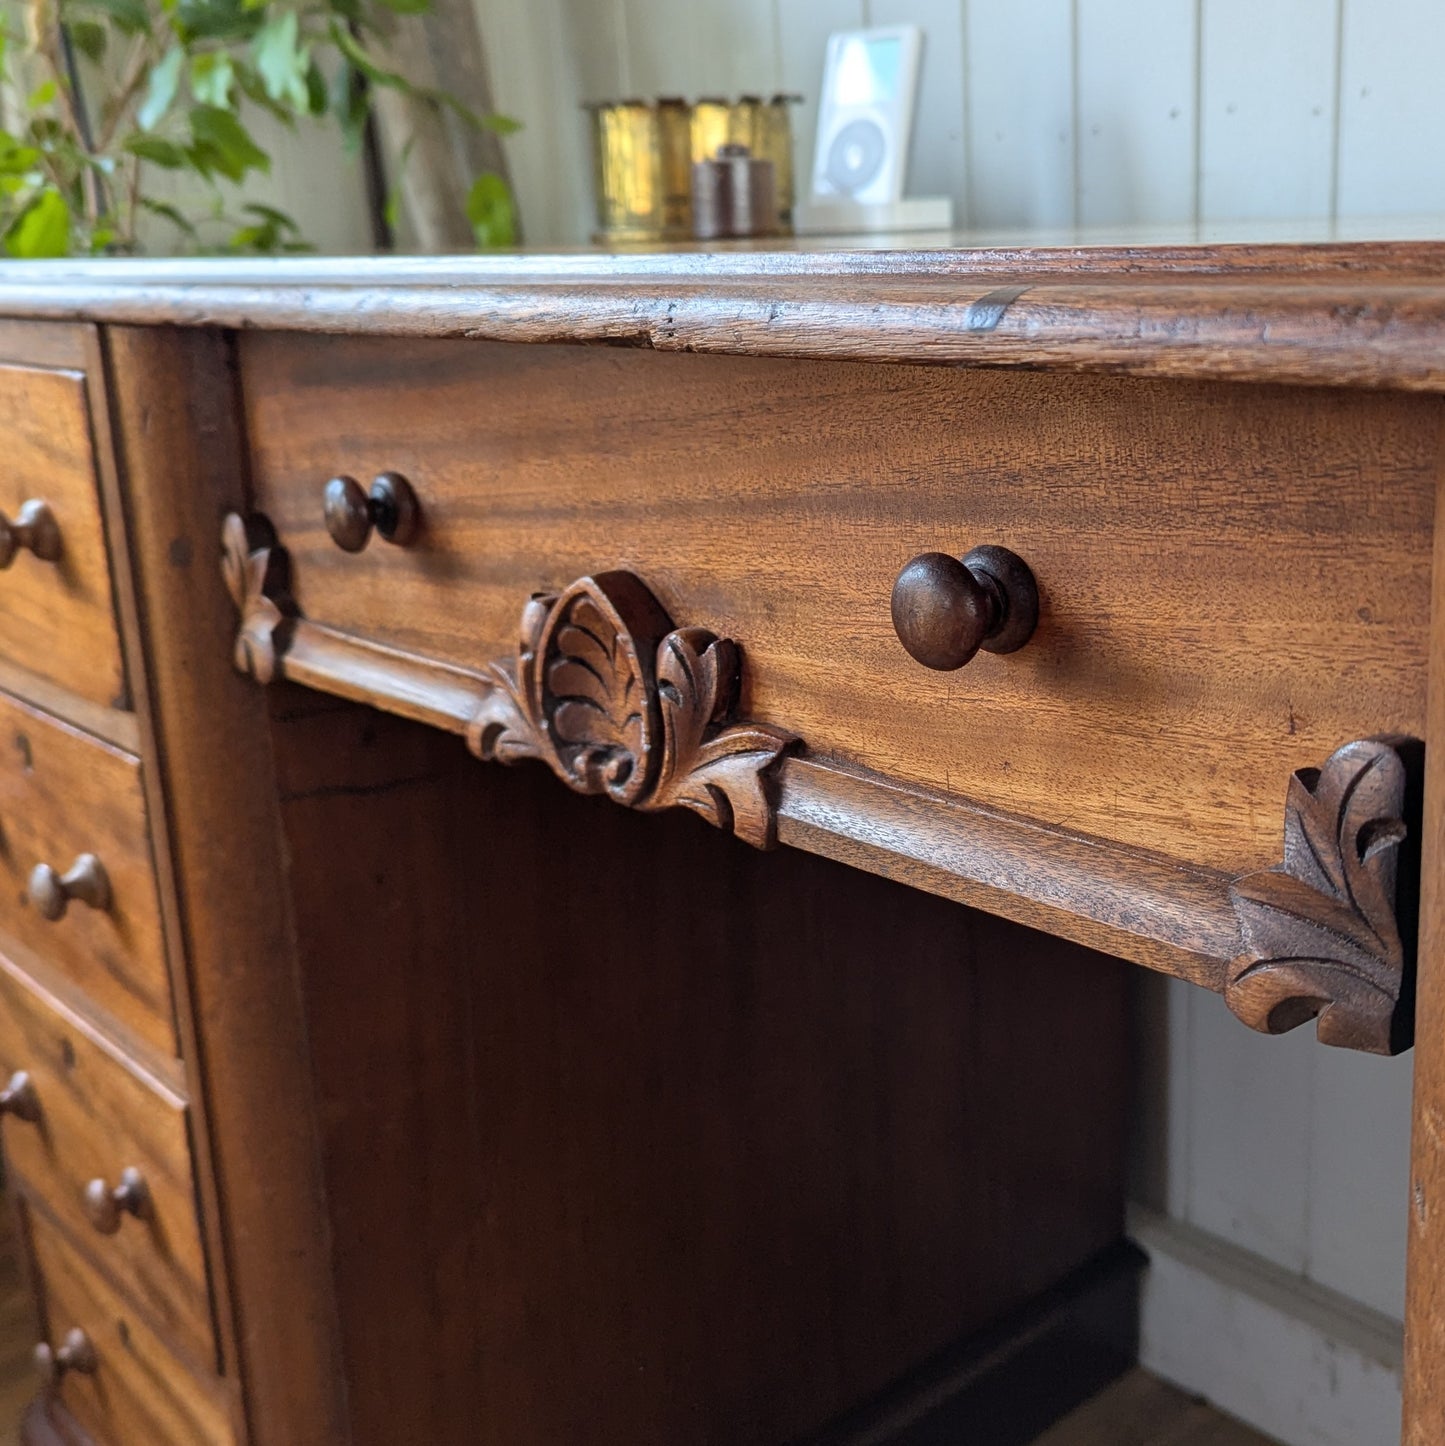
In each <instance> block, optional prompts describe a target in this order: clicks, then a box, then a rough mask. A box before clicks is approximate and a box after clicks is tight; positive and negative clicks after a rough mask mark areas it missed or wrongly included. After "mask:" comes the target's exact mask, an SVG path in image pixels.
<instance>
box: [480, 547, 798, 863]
mask: <svg viewBox="0 0 1445 1446" xmlns="http://www.w3.org/2000/svg"><path fill="white" fill-rule="evenodd" d="M482 676H483V681H484V682H485V683H486V684H487V685H488V692H487V696H486V698H485V699H484V700H483V702H482V705H481V707H480V708H478V709H477V712H476V714H475V716H474V717H473V718H472V720H471V723H470V724H469V725H468V727H467V746H468V747H469V748H470V749H471V750H472V752H473V753H475V754H476V755H477V756H478V757H479V758H487V759H491V758H495V759H498V760H500V761H501V762H503V763H511V762H513V761H515V760H516V759H519V758H539V759H541V760H542V761H543V762H544V763H546V764H547V765H548V766H549V767H550V768H551V769H552V771H553V772H554V773H555V774H556V775H557V776H558V778H560V779H562V781H563V782H564V783H566V784H568V785H569V786H570V787H572V788H575V789H576V790H577V791H578V792H579V793H606V794H608V795H609V796H611V797H612V798H614V799H616V800H617V802H618V803H625V804H627V805H628V806H629V807H631V808H640V809H657V808H674V807H681V808H690V809H692V810H693V811H694V812H695V813H700V814H702V816H703V817H704V818H706V819H708V820H709V822H711V823H714V824H716V825H717V826H718V827H719V828H723V829H731V830H732V831H733V832H734V833H736V834H737V835H738V837H739V838H743V839H746V840H747V841H748V842H749V843H751V844H756V845H757V846H758V847H760V848H766V847H769V846H770V845H771V844H772V843H773V842H774V841H775V838H774V828H775V819H774V815H775V808H774V802H773V799H772V797H771V795H770V788H769V782H770V780H769V770H770V769H771V768H772V766H773V764H774V763H775V762H776V761H777V760H778V758H779V756H780V755H781V754H782V752H783V750H784V749H785V748H787V747H788V745H789V744H790V743H792V742H793V739H792V737H791V736H790V735H789V734H787V733H784V732H781V731H780V730H779V729H776V728H769V727H765V726H763V725H762V724H756V723H737V722H732V721H731V720H732V716H733V711H734V708H735V707H736V703H737V696H738V687H739V684H740V682H741V676H742V674H741V661H740V658H739V654H738V649H737V647H736V645H735V644H734V643H732V642H730V641H729V640H728V639H727V638H715V637H714V636H713V635H712V634H711V633H709V632H705V631H704V630H703V629H701V628H674V627H673V626H672V621H671V619H670V618H669V617H668V616H667V614H666V613H665V612H663V610H662V607H661V605H660V604H659V603H658V601H657V599H656V598H655V597H653V595H652V594H651V593H650V592H649V591H648V590H647V588H646V587H644V586H643V584H642V583H641V582H640V581H638V579H637V578H635V577H634V576H633V575H632V574H631V573H628V572H604V573H599V574H598V575H597V576H596V577H584V578H581V579H579V580H578V581H577V582H574V583H573V584H572V586H571V587H569V588H567V589H566V590H565V591H564V592H561V593H557V594H555V595H549V596H541V595H539V596H537V597H534V598H532V599H531V600H530V601H529V602H528V603H527V605H526V607H525V608H524V609H523V610H522V627H521V641H520V642H519V644H518V646H517V658H516V662H515V663H514V664H506V663H493V664H492V665H491V666H490V667H489V668H487V669H486V670H485V672H484V673H483V675H482Z"/></svg>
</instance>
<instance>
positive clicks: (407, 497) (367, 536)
mask: <svg viewBox="0 0 1445 1446" xmlns="http://www.w3.org/2000/svg"><path fill="white" fill-rule="evenodd" d="M321 503H322V510H323V512H324V513H325V515H326V530H327V531H328V532H329V533H330V534H331V540H332V541H333V542H334V543H335V544H336V545H337V547H339V548H342V549H343V550H344V551H346V552H360V551H361V549H362V548H363V547H365V546H366V544H367V543H368V542H369V541H370V540H371V529H372V528H373V527H374V528H375V529H376V530H377V531H378V532H379V533H380V534H381V536H382V540H383V541H385V542H392V543H395V544H396V545H397V546H398V547H405V546H406V545H407V543H409V542H410V541H411V540H412V538H413V537H415V536H416V530H417V525H418V523H419V522H420V521H421V509H420V508H419V507H418V506H417V500H416V493H415V492H413V491H412V490H411V483H410V482H408V481H407V480H406V478H405V477H403V476H402V475H401V474H400V473H399V472H383V473H382V474H381V475H380V476H379V477H378V478H377V479H376V480H375V481H374V482H373V483H372V484H371V491H370V492H363V491H362V490H361V483H359V482H358V481H357V480H356V478H355V477H333V478H332V479H331V481H329V482H328V483H327V484H326V491H325V492H324V493H323V494H322V498H321Z"/></svg>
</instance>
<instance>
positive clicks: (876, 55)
mask: <svg viewBox="0 0 1445 1446" xmlns="http://www.w3.org/2000/svg"><path fill="white" fill-rule="evenodd" d="M902 58H903V42H902V41H901V40H898V39H896V38H889V39H879V40H864V39H862V38H861V37H854V38H851V39H849V40H846V41H845V42H844V43H843V54H842V56H841V57H840V58H839V61H838V90H837V103H838V104H839V105H877V104H879V103H880V102H881V101H886V100H891V99H892V98H893V95H894V92H895V91H896V90H897V88H898V67H899V65H900V63H901V62H902Z"/></svg>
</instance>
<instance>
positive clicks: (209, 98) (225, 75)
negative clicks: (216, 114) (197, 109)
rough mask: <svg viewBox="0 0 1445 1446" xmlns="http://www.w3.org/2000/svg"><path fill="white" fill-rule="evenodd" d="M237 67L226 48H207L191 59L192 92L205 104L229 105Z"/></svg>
mask: <svg viewBox="0 0 1445 1446" xmlns="http://www.w3.org/2000/svg"><path fill="white" fill-rule="evenodd" d="M235 80H236V72H235V67H234V66H233V65H232V64H231V57H230V56H229V55H228V54H227V53H226V52H225V51H224V50H207V51H203V52H202V53H201V54H200V55H198V56H196V58H195V59H194V60H192V61H191V94H192V95H193V96H194V97H195V98H196V99H197V100H198V101H201V102H202V103H203V104H205V105H217V106H221V107H223V108H224V107H228V106H229V105H230V104H231V87H232V85H234V84H235Z"/></svg>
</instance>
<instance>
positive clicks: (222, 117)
mask: <svg viewBox="0 0 1445 1446" xmlns="http://www.w3.org/2000/svg"><path fill="white" fill-rule="evenodd" d="M191 135H192V137H193V138H194V142H195V144H194V145H193V146H192V148H191V154H192V157H193V159H194V160H196V162H197V164H198V167H199V168H201V169H204V170H206V171H207V172H208V173H209V171H219V172H220V173H221V174H222V175H223V176H225V177H226V178H227V179H228V180H232V181H239V180H242V179H243V178H244V177H245V175H246V172H247V171H269V170H270V169H271V157H270V156H268V155H267V154H266V152H265V151H263V150H262V149H261V147H260V146H258V145H257V144H256V142H255V141H254V140H253V139H252V138H251V133H250V132H249V131H248V130H247V129H246V127H245V126H243V125H242V124H241V122H240V121H238V120H237V119H236V117H235V116H234V115H232V114H231V112H230V111H228V110H222V109H221V108H220V107H219V106H214V105H198V106H194V107H193V108H192V110H191Z"/></svg>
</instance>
